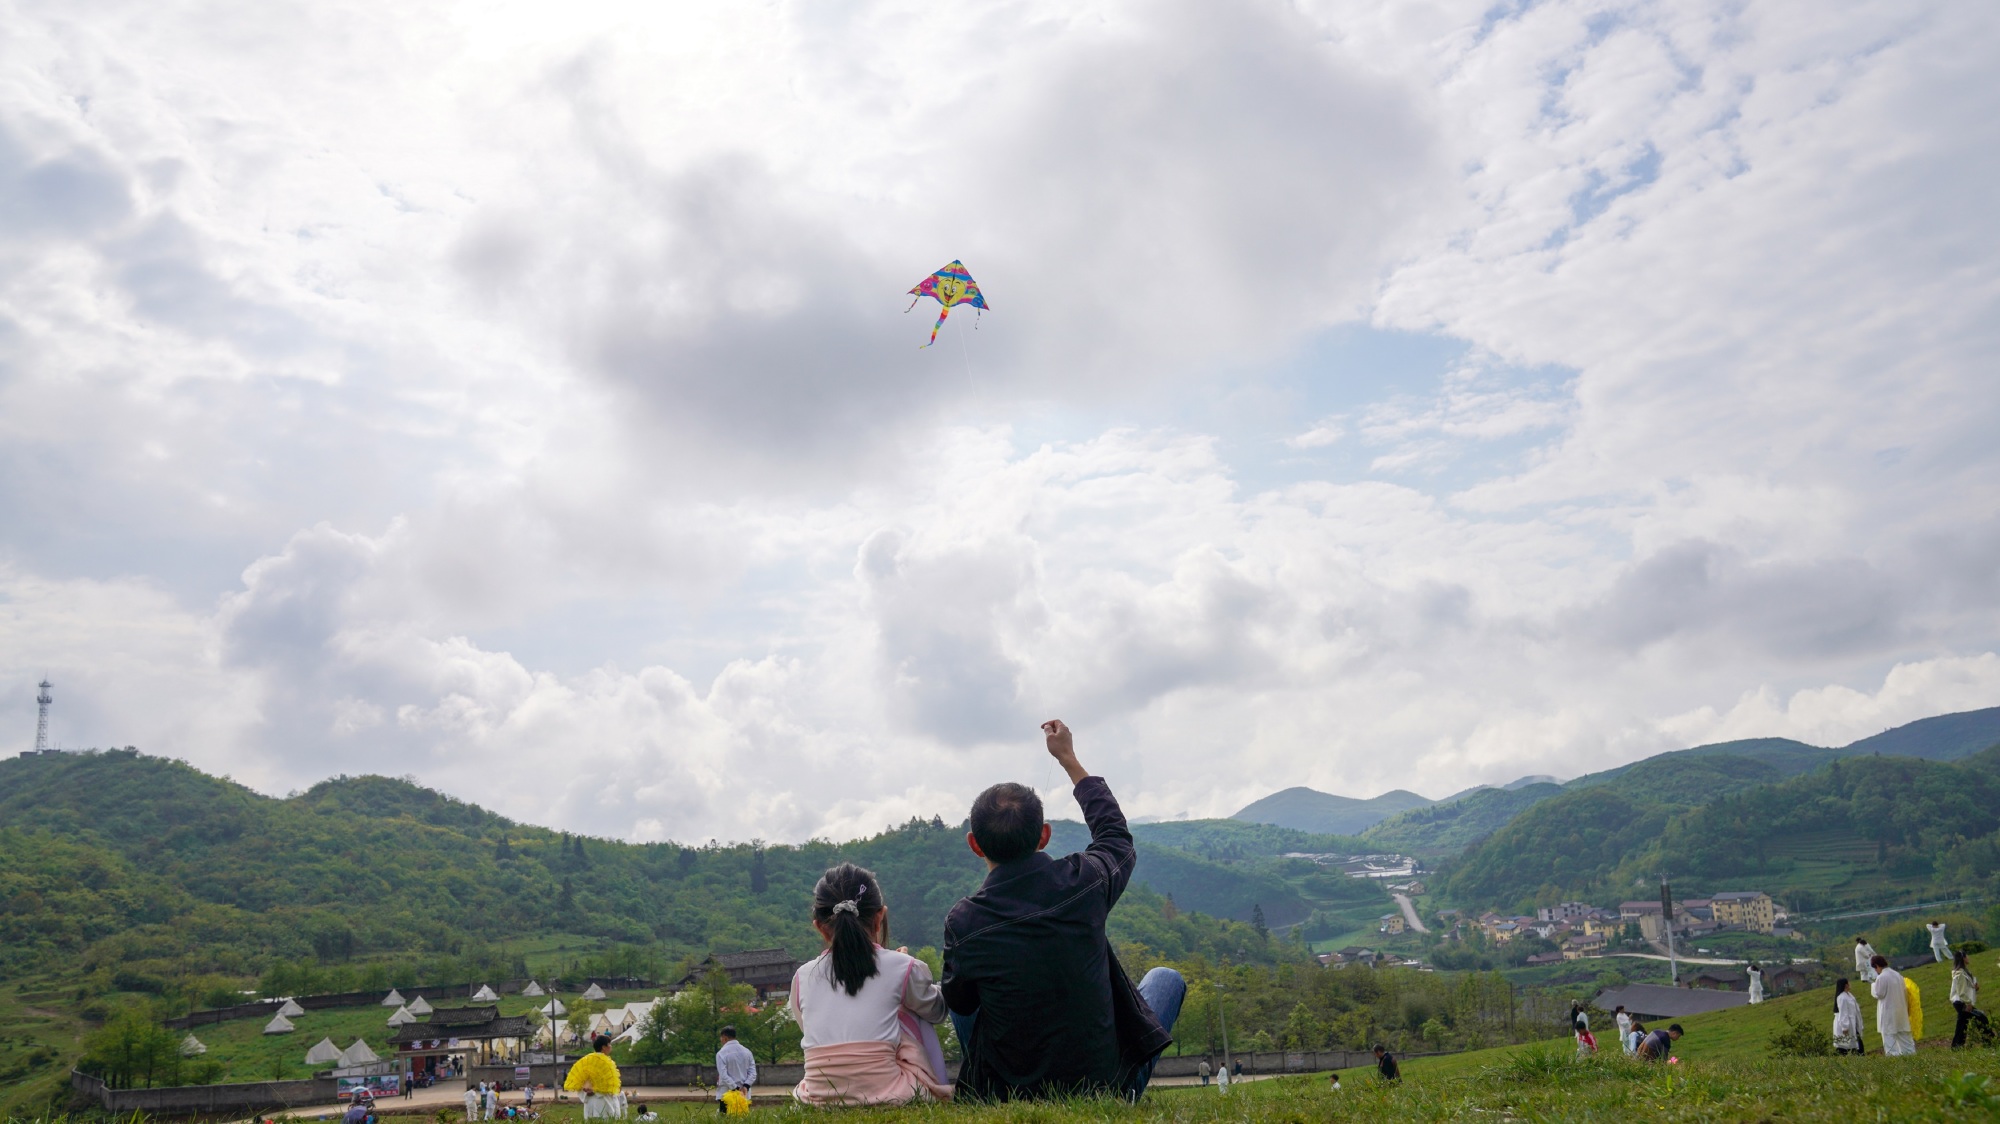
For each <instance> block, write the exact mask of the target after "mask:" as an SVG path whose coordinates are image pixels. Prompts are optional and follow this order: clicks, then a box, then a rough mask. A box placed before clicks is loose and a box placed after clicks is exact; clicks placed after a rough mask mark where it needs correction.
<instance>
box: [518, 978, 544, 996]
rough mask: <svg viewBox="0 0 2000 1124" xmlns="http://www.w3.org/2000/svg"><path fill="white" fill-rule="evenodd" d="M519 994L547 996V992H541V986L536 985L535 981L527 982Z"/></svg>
mask: <svg viewBox="0 0 2000 1124" xmlns="http://www.w3.org/2000/svg"><path fill="white" fill-rule="evenodd" d="M521 994H522V995H547V994H548V992H546V991H543V990H542V985H541V984H538V983H536V982H535V981H533V980H529V981H528V986H527V987H524V988H522V989H521Z"/></svg>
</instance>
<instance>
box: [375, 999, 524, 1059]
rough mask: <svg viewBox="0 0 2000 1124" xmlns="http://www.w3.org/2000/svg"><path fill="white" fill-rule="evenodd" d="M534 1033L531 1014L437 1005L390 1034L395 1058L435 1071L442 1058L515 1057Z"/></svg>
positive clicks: (486, 1007) (496, 1008) (391, 1047)
mask: <svg viewBox="0 0 2000 1124" xmlns="http://www.w3.org/2000/svg"><path fill="white" fill-rule="evenodd" d="M533 1034H534V1027H533V1026H532V1024H531V1022H530V1020H529V1018H528V1016H526V1015H506V1016H503V1015H501V1014H500V1008H499V1007H497V1006H483V1007H436V1008H433V1009H432V1010H431V1015H430V1018H429V1019H428V1020H426V1021H424V1022H415V1023H405V1024H403V1025H402V1026H399V1027H397V1028H396V1029H395V1032H394V1033H392V1034H390V1035H389V1048H390V1049H392V1050H394V1051H395V1052H396V1060H397V1061H399V1062H401V1063H403V1068H404V1069H405V1070H406V1071H407V1072H410V1073H412V1074H417V1075H422V1074H426V1073H432V1072H434V1071H435V1070H436V1069H437V1068H438V1063H439V1061H440V1060H441V1059H444V1058H447V1057H459V1058H463V1059H465V1062H466V1064H468V1065H494V1064H498V1063H501V1062H506V1061H512V1060H513V1059H514V1058H515V1056H516V1055H517V1054H519V1053H520V1051H521V1045H522V1043H524V1042H526V1041H528V1039H529V1038H530V1037H531V1036H532V1035H533Z"/></svg>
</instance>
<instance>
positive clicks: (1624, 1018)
mask: <svg viewBox="0 0 2000 1124" xmlns="http://www.w3.org/2000/svg"><path fill="white" fill-rule="evenodd" d="M1611 1015H1612V1018H1613V1019H1614V1020H1616V1021H1617V1023H1618V1041H1620V1042H1623V1041H1625V1036H1626V1035H1628V1034H1630V1033H1632V1016H1631V1014H1630V1013H1628V1012H1627V1011H1626V1010H1625V1005H1624V1004H1623V1003H1620V1004H1619V1005H1618V1009H1617V1010H1615V1011H1613V1012H1611Z"/></svg>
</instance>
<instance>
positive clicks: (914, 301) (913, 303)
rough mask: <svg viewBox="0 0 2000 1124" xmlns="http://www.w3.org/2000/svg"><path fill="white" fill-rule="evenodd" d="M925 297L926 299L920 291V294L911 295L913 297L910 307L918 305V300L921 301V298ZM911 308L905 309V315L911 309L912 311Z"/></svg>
mask: <svg viewBox="0 0 2000 1124" xmlns="http://www.w3.org/2000/svg"><path fill="white" fill-rule="evenodd" d="M923 299H924V295H923V294H922V293H918V294H917V295H916V296H914V297H911V298H910V308H915V307H917V302H918V301H920V300H923ZM910 308H906V309H904V310H903V313H904V314H905V315H908V314H909V311H910Z"/></svg>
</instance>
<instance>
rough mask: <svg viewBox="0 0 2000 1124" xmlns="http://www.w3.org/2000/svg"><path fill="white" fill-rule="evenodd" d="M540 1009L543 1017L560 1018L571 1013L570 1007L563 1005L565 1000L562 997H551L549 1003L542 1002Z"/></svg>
mask: <svg viewBox="0 0 2000 1124" xmlns="http://www.w3.org/2000/svg"><path fill="white" fill-rule="evenodd" d="M538 1010H540V1011H541V1012H542V1017H543V1018H556V1019H559V1018H562V1017H563V1016H564V1015H567V1014H569V1008H568V1007H565V1006H563V1001H562V1000H560V999H551V1000H549V1001H548V1002H547V1003H544V1004H542V1005H541V1007H540V1008H538Z"/></svg>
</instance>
